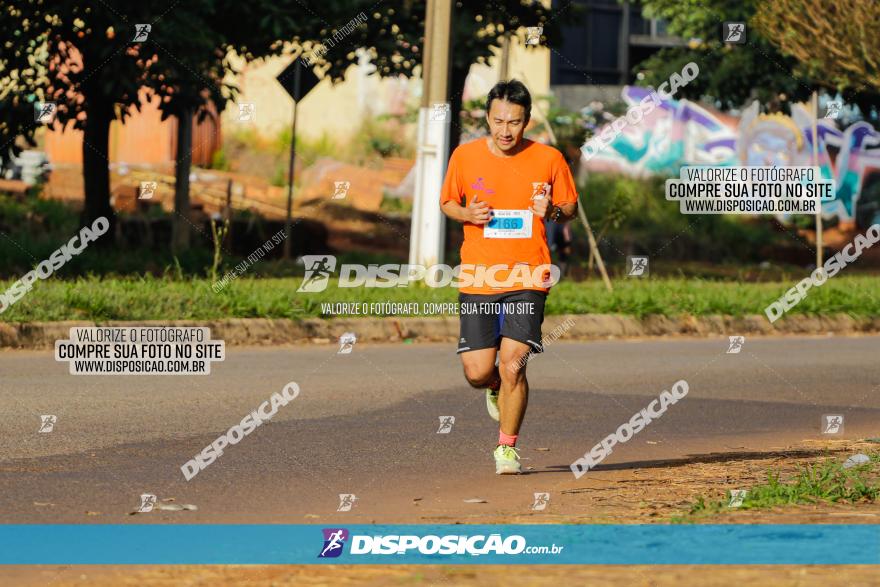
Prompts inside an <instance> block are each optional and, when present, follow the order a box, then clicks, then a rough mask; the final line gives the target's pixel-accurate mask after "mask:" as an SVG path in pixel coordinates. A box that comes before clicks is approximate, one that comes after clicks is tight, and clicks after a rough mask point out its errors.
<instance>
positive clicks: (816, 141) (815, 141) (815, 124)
mask: <svg viewBox="0 0 880 587" xmlns="http://www.w3.org/2000/svg"><path fill="white" fill-rule="evenodd" d="M812 107H813V108H812V110H813V167H819V95H818V94H817V93H816V91H815V90H813V99H812ZM820 179H822V178H821V177H817V178H816V180H817V181H818V180H820ZM822 236H823V235H822V200H819V211H818V212H816V268H821V267H822V266H823V265H822V253H823V250H822V247H823V245H822V240H823V239H822Z"/></svg>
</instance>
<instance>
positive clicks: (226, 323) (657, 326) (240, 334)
mask: <svg viewBox="0 0 880 587" xmlns="http://www.w3.org/2000/svg"><path fill="white" fill-rule="evenodd" d="M569 320H570V321H571V322H569V327H568V328H567V329H566V327H565V326H561V325H562V323H563V322H566V321H569ZM72 326H126V327H128V326H207V327H209V328H210V329H211V338H212V339H219V340H224V341H226V344H227V345H229V346H245V345H278V344H297V343H298V344H302V343H330V342H335V341H336V340H337V339H338V338H339V337H340V336H341V335H342V334H343V333H344V332H354V333H355V335H356V336H357V339H358V341H359V342H395V341H400V340H404V339H415V340H419V341H444V342H447V341H455V340H456V339H457V338H458V317H457V316H445V317H440V318H352V319H342V318H339V319H332V320H322V319H320V318H307V319H303V320H288V319H277V320H273V319H265V318H236V319H230V320H203V321H199V320H169V321H161V320H145V321H110V322H102V323H100V324H99V323H95V322H90V321H64V322H21V323H12V322H0V348H22V349H45V348H54V346H55V341H56V340H59V339H60V340H66V339H67V338H69V333H70V328H71V327H72ZM557 327H560V331H559V332H560V334H561V336H559V338H561V339H581V340H583V339H587V340H589V339H606V338H638V337H646V336H713V335H734V334H738V335H748V334H751V335H756V334H757V335H785V334H828V333H833V334H857V333H877V332H880V318H868V319H861V320H856V319H853V318H852V317H850V316H848V315H846V314H835V315H829V316H804V315H798V314H796V315H792V316H788V317H785V318H783V319H781V320H779V321H777V322H776V323H775V324H770V323H769V322H768V321H767V319H766V318H765V317H764V316H760V315H757V314H753V315H747V316H741V317H735V316H721V315H714V316H700V317H695V316H680V317H676V318H669V317H666V316H657V315H654V316H647V317H645V318H641V319H640V318H635V317H633V316H624V315H617V314H566V315H556V316H547V317H546V318H545V320H544V326H543V331H544V336H545V337H546V336H548V335H549V334H550V332H552V331H553V330H554V329H555V328H557Z"/></svg>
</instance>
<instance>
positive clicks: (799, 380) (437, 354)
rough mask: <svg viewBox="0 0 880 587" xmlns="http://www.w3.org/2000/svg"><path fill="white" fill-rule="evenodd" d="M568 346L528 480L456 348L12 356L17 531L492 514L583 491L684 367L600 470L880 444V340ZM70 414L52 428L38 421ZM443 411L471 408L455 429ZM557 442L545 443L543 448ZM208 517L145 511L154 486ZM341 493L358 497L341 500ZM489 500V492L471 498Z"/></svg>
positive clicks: (11, 470) (544, 410) (4, 485)
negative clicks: (170, 362)
mask: <svg viewBox="0 0 880 587" xmlns="http://www.w3.org/2000/svg"><path fill="white" fill-rule="evenodd" d="M727 347H728V343H727V339H726V337H725V338H723V339H722V338H721V337H717V338H712V339H676V340H628V341H601V342H562V341H557V342H555V343H553V344H552V345H549V346H548V347H547V352H546V353H545V354H544V355H543V356H539V357H537V358H536V359H535V360H534V361H532V362H531V363H530V365H529V379H530V382H531V388H532V390H531V398H530V405H529V412H528V414H527V416H526V422H525V425H524V428H523V430H522V431H521V434H520V439H521V442H520V445H521V448H522V450H521V453H522V456H523V457H524V460H523V464H524V466H525V467H528V469H527V472H528V474H527V475H523V476H519V477H497V476H495V475H494V464H493V461H492V458H491V451H492V449H493V448H494V445H495V441H496V439H497V425H496V424H495V423H494V422H492V421H491V420H490V419H489V417H488V415H487V414H486V412H485V407H484V400H483V395H482V393H480V392H477V391H475V390H471V389H469V388H468V387H467V386H466V385H464V380H463V377H462V375H461V369H460V366H459V364H458V359H457V357H456V356H455V354H454V348H453V346H452V345H444V344H396V345H390V344H389V345H374V344H364V343H357V345H356V346H355V348H354V351H353V352H352V353H351V354H337V347H335V346H330V345H322V346H311V347H285V348H279V347H275V348H230V349H228V356H227V359H226V361H225V362H222V363H215V364H214V365H213V368H212V373H211V375H209V376H74V375H70V374H69V373H68V366H67V364H66V363H58V362H55V360H54V358H53V356H52V353H51V352H49V351H46V352H37V351H8V350H7V351H2V352H0V426H2V430H3V434H2V435H0V512H2V517H3V520H4V521H5V522H7V523H12V522H16V523H53V522H55V523H105V524H106V523H126V522H136V523H151V522H159V523H174V522H195V523H200V522H212V523H220V522H229V523H233V522H238V523H319V522H327V521H330V520H341V519H343V518H344V519H346V520H348V521H350V522H353V523H354V522H373V521H376V522H411V523H418V522H429V521H438V522H444V523H448V522H451V521H463V522H468V521H477V520H479V519H480V517H481V516H484V515H486V514H487V513H494V514H513V515H516V514H518V513H522V514H525V513H527V512H528V511H529V506H530V505H531V503H532V495H533V492H540V491H548V492H553V491H555V490H557V489H558V488H560V487H573V486H577V485H578V482H576V481H575V480H574V477H573V475H572V474H571V472H570V470H569V464H570V463H571V462H572V461H573V460H574V459H576V458H577V457H578V456H580V455H582V454H583V453H584V452H587V451H589V449H590V448H591V447H592V446H593V445H595V444H596V443H597V442H599V441H600V440H601V439H602V438H603V437H604V436H606V435H607V434H609V433H611V432H613V431H614V430H615V429H616V428H617V427H618V426H619V425H620V424H621V423H623V422H625V421H627V420H629V418H630V417H631V416H632V415H633V414H635V413H636V412H637V411H639V410H640V409H642V408H644V407H646V406H647V405H648V404H649V403H650V402H651V401H652V400H653V399H654V398H656V397H657V396H658V395H659V393H660V392H661V391H662V390H663V389H669V387H670V386H671V385H672V384H673V383H674V382H676V381H677V380H679V379H685V380H686V381H687V382H688V384H689V386H690V392H689V393H688V395H687V397H686V398H684V399H683V400H681V401H680V402H678V403H677V404H675V405H673V406H671V407H670V408H669V410H668V412H667V413H666V414H665V415H664V416H663V417H662V418H660V419H659V420H655V421H654V422H653V423H651V424H650V426H648V427H647V428H645V430H643V431H642V432H641V433H639V434H638V435H636V436H635V437H634V438H633V439H632V440H630V441H629V442H628V443H626V444H624V445H618V447H617V448H615V450H614V453H613V454H612V455H611V456H609V458H608V459H606V460H605V461H604V463H603V464H602V466H600V468H599V469H597V470H596V471H593V472H590V473H588V474H587V476H585V477H584V478H583V480H586V479H589V478H590V476H601V475H602V474H603V471H611V470H614V469H619V468H644V469H648V470H650V468H651V467H661V466H668V464H669V462H670V460H675V459H693V460H699V459H702V458H707V459H708V458H711V455H710V454H709V453H718V452H722V453H723V452H732V451H743V450H752V449H755V450H765V449H768V448H774V447H781V446H785V444H786V443H787V442H791V441H801V440H803V439H809V438H816V439H820V438H827V437H823V435H822V434H821V433H820V420H821V418H822V415H823V414H842V415H844V417H845V427H844V434H843V436H844V437H847V438H859V437H862V438H863V437H871V436H880V395H878V392H880V361H878V359H880V337H876V336H865V337H853V338H841V337H813V338H807V337H804V338H792V337H787V338H749V339H748V340H747V341H746V342H745V345H744V347H743V349H742V352H740V353H739V354H727V353H726V351H727ZM290 381H295V382H297V383H298V385H299V386H300V388H301V393H300V395H299V397H298V398H297V399H295V400H294V401H292V402H291V403H289V404H288V405H287V406H285V407H282V408H280V409H279V411H278V413H277V414H276V415H275V417H274V419H273V420H272V421H271V422H270V423H268V424H266V425H263V426H261V427H259V428H257V429H256V430H255V431H254V432H253V433H251V434H250V435H249V436H247V437H245V438H244V439H243V440H241V442H239V443H238V444H237V445H235V446H231V447H228V448H227V449H226V451H225V453H224V454H223V455H222V456H221V457H219V458H218V459H217V460H216V461H215V462H214V463H212V464H211V465H210V466H209V467H207V468H206V469H205V470H204V471H202V472H200V473H199V474H198V475H197V476H196V477H195V478H194V479H192V480H191V481H189V482H187V481H186V480H185V479H184V477H183V475H182V473H181V471H180V466H181V465H182V464H183V463H185V462H186V461H187V460H189V459H190V458H192V457H193V455H195V454H196V453H197V452H199V451H201V450H202V448H203V447H205V446H206V445H208V444H209V443H211V442H212V441H214V440H215V439H216V438H217V437H218V436H219V435H221V434H223V433H225V432H226V430H228V429H229V428H230V427H231V426H233V425H234V424H237V423H238V422H240V421H241V419H242V418H243V417H244V416H245V415H247V414H248V413H249V412H251V411H252V410H254V409H256V408H257V406H259V405H260V404H261V403H262V402H263V401H265V400H267V399H269V397H270V396H271V394H272V393H274V392H276V391H280V390H281V389H282V387H283V386H284V385H285V384H286V383H288V382H290ZM43 414H52V415H56V416H57V418H58V419H57V423H56V424H55V427H54V430H53V431H52V432H50V433H39V432H38V429H39V427H40V416H41V415H43ZM442 416H454V417H455V423H454V425H453V428H452V430H451V432H449V433H448V434H438V433H437V430H438V427H439V423H440V420H439V418H440V417H442ZM539 449H540V450H539ZM143 493H152V494H155V495H157V496H158V497H159V499H166V498H174V500H175V503H178V504H182V503H186V504H194V505H196V506H198V508H199V509H198V511H170V512H169V511H162V512H155V511H154V512H152V513H149V514H138V515H133V516H131V515H129V513H130V512H132V511H134V510H135V509H136V508H137V506H138V505H139V503H140V499H139V496H140V495H141V494H143ZM339 494H354V495H356V496H357V499H356V500H355V502H354V503H355V506H354V507H353V508H352V510H351V511H348V512H337V508H338V505H339ZM468 499H483V500H485V501H486V502H487V503H479V504H477V503H466V502H465V500H468Z"/></svg>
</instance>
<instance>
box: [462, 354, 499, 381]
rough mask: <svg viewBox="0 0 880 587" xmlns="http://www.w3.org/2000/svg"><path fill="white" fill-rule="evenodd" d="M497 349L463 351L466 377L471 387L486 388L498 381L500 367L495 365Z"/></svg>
mask: <svg viewBox="0 0 880 587" xmlns="http://www.w3.org/2000/svg"><path fill="white" fill-rule="evenodd" d="M497 353H498V350H497V349H494V348H490V349H480V350H476V351H466V352H464V353H461V364H462V366H463V367H464V377H465V379H467V381H468V383H470V384H471V387H475V388H477V389H486V388H487V387H493V384H497V383H498V379H499V375H498V367H496V366H495V355H496V354H497Z"/></svg>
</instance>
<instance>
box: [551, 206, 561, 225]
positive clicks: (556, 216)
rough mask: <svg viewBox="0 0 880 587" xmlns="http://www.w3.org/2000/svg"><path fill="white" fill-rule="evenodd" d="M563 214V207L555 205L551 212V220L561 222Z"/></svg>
mask: <svg viewBox="0 0 880 587" xmlns="http://www.w3.org/2000/svg"><path fill="white" fill-rule="evenodd" d="M561 215H562V208H560V207H559V206H553V207H552V210H551V212H550V220H552V221H553V222H559V217H560V216H561Z"/></svg>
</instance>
